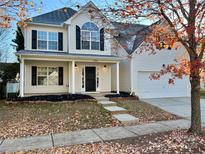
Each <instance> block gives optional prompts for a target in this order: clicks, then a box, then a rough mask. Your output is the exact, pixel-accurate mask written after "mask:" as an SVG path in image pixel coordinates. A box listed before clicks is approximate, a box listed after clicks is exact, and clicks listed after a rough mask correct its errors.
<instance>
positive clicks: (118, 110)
mask: <svg viewBox="0 0 205 154" xmlns="http://www.w3.org/2000/svg"><path fill="white" fill-rule="evenodd" d="M104 108H105V110H107V111H109V112H111V114H120V113H126V112H127V110H126V109H124V108H122V107H118V106H105V107H104Z"/></svg>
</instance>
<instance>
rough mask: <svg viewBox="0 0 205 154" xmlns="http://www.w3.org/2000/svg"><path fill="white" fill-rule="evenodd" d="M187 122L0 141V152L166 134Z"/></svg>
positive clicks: (165, 122) (89, 130)
mask: <svg viewBox="0 0 205 154" xmlns="http://www.w3.org/2000/svg"><path fill="white" fill-rule="evenodd" d="M189 126H190V121H189V120H184V119H181V120H173V121H160V122H156V123H150V124H143V125H136V126H125V127H110V128H99V129H87V130H81V131H74V132H68V133H59V134H50V135H45V136H33V137H22V138H16V139H5V140H1V139H0V152H16V151H27V150H34V149H46V148H52V147H54V146H70V145H76V144H86V143H95V142H105V141H111V140H116V139H123V138H132V137H136V136H140V135H146V134H151V133H159V132H166V131H171V130H175V129H185V128H189Z"/></svg>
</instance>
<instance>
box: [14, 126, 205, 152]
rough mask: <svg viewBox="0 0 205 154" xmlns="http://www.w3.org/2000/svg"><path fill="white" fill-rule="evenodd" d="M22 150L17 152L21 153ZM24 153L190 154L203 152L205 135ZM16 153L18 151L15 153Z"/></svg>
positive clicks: (162, 135)
mask: <svg viewBox="0 0 205 154" xmlns="http://www.w3.org/2000/svg"><path fill="white" fill-rule="evenodd" d="M23 153H24V152H19V154H23ZM25 153H31V154H32V153H41V154H50V153H70V154H89V153H92V154H98V153H103V154H118V153H119V154H141V153H153V154H165V153H166V154H185V153H186V154H192V153H198V154H199V153H200V154H203V153H205V137H204V136H197V135H193V134H189V133H187V130H181V131H173V132H166V133H159V134H150V135H145V136H138V137H136V138H133V139H123V140H118V141H113V142H105V143H95V144H86V145H75V146H68V147H55V148H51V149H44V150H34V151H29V152H25ZM17 154H18V153H17Z"/></svg>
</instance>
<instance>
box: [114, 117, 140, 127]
mask: <svg viewBox="0 0 205 154" xmlns="http://www.w3.org/2000/svg"><path fill="white" fill-rule="evenodd" d="M113 117H114V118H115V119H117V120H118V121H120V122H121V123H122V124H124V125H134V124H137V123H138V122H139V118H136V117H134V116H132V115H130V114H114V115H113Z"/></svg>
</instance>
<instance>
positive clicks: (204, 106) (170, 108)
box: [142, 97, 205, 123]
mask: <svg viewBox="0 0 205 154" xmlns="http://www.w3.org/2000/svg"><path fill="white" fill-rule="evenodd" d="M142 100H143V101H145V102H147V103H149V104H152V105H154V106H157V107H159V108H161V109H163V110H165V111H167V112H170V113H172V114H175V115H178V116H180V117H184V118H186V119H191V99H190V98H189V97H174V98H150V99H142ZM201 119H202V123H205V99H201Z"/></svg>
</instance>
